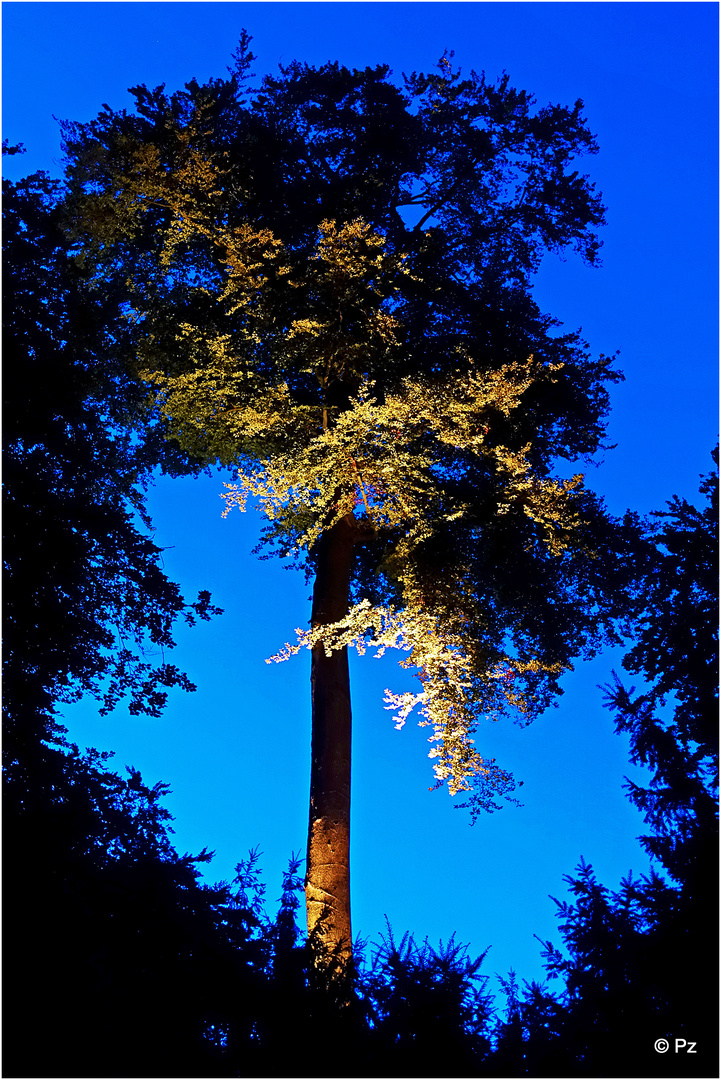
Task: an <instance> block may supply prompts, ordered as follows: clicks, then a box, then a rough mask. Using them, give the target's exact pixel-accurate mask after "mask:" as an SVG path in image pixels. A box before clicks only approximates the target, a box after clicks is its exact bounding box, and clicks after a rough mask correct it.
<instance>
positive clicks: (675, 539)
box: [498, 456, 718, 1076]
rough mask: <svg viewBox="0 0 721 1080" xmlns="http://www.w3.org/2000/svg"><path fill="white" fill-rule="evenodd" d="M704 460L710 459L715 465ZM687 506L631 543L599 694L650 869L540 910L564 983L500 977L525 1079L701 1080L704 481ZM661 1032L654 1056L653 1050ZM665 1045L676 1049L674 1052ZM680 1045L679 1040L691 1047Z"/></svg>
mask: <svg viewBox="0 0 721 1080" xmlns="http://www.w3.org/2000/svg"><path fill="white" fill-rule="evenodd" d="M716 461H717V463H718V457H717V456H716ZM701 492H702V494H703V495H705V497H706V502H705V505H703V506H702V507H701V508H700V509H699V508H696V507H694V506H691V505H690V504H689V503H688V502H687V501H686V500H682V499H678V498H674V499H673V500H672V501H671V502H670V503H669V505H668V509H667V510H666V511H665V512H663V513H660V514H657V515H655V516H654V518H652V519H651V520H649V521H648V522H647V523H646V525H647V535H646V545H645V547H642V548H641V549H640V550H641V552H642V561H641V565H640V568H639V580H640V581H641V591H642V594H643V596H644V608H643V612H642V617H641V619H640V622H639V626H638V633H637V636H636V642H635V644H634V646H633V648H632V649H631V650H630V651H629V652H628V654H627V655H626V657H625V658H624V661H623V664H624V667H625V668H626V669H627V670H629V671H631V672H634V673H636V674H640V675H642V676H643V677H644V678H645V680H646V681H647V685H646V688H645V690H644V692H642V693H640V694H638V695H635V692H634V690H633V689H627V688H625V687H624V686H623V684H622V683H621V682H620V680H619V679H618V678H616V679H615V681H614V683H613V685H611V686H609V687H607V688H606V694H607V703H608V706H609V708H611V709H612V711H613V713H614V716H615V722H616V730H617V731H618V732H619V734H623V735H626V736H628V738H629V743H630V758H631V761H632V762H633V763H634V764H636V765H641V766H644V767H646V768H647V769H648V770H649V771H650V783H649V785H648V786H647V787H643V786H642V785H641V784H640V783H639V782H638V781H631V780H628V781H627V784H626V786H627V790H628V794H629V798H630V799H631V801H632V802H633V803H634V804H635V805H636V806H637V807H638V809H639V810H640V811H641V813H642V815H643V819H644V822H645V824H646V826H647V828H648V829H649V832H648V833H647V834H646V835H644V836H642V837H641V842H642V844H643V846H644V847H645V849H646V851H647V852H648V854H649V855H650V856H651V858H652V860H653V861H654V862H655V864H656V866H657V868H658V869H655V868H654V869H652V871H651V873H650V874H649V875H648V876H644V877H641V878H634V877H633V876H632V875H631V874H629V876H628V877H627V878H626V879H624V880H623V881H622V882H621V885H620V888H618V889H616V890H612V889H609V888H607V887H606V886H604V885H603V884H602V883H601V882H599V880H598V878H597V877H596V875H595V873H594V871H593V869H592V867H591V866H590V865H588V864H586V863H584V862H582V863H581V865H580V866H579V867H578V868H577V870H576V873H575V874H574V875H572V876H568V877H567V878H566V879H565V880H566V882H567V884H568V886H569V889H570V892H571V899H570V901H563V902H561V901H556V903H557V905H558V914H559V923H560V931H561V936H562V939H563V945H564V949H563V950H560V949H558V948H556V947H554V946H553V945H552V944H551V943H550V942H548V943H546V945H545V957H546V964H547V970H548V972H549V975H550V976H551V977H554V978H555V977H560V978H561V979H562V980H563V984H564V989H563V992H562V994H561V996H560V998H555V997H554V996H553V995H552V994H551V993H550V992H549V991H548V990H547V989H546V988H542V987H538V986H536V985H532V986H526V987H525V990H524V992H523V993H522V994H521V993H520V992H519V990H518V987H517V986H515V985H514V986H512V985H510V984H507V985H506V987H505V989H506V994H507V998H508V1006H507V1020H506V1022H505V1023H504V1024H502V1025H501V1028H500V1030H499V1038H498V1060H499V1063H501V1064H502V1065H505V1066H507V1067H510V1065H511V1062H515V1069H516V1071H515V1073H514V1072H511V1073H508V1072H507V1073H505V1074H504V1075H529V1076H712V1075H715V1073H716V1071H717V1068H718V1061H717V1051H718V993H717V988H718V979H717V957H718V813H717V794H718V730H717V723H718V473H717V472H716V473H714V474H713V475H711V476H709V477H707V478H706V479H704V481H703V483H702V486H701ZM664 1038H665V1039H667V1040H668V1043H669V1047H670V1049H669V1052H667V1053H666V1054H662V1053H658V1052H657V1051H656V1050H655V1043H656V1040H657V1039H664ZM676 1040H680V1042H679V1044H678V1052H676V1048H677V1043H676ZM692 1044H693V1045H692Z"/></svg>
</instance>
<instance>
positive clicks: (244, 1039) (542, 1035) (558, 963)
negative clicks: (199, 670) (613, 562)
mask: <svg viewBox="0 0 721 1080" xmlns="http://www.w3.org/2000/svg"><path fill="white" fill-rule="evenodd" d="M59 200H60V191H59V189H58V188H57V186H56V185H55V184H54V183H53V182H51V181H49V180H48V179H47V178H46V177H45V176H44V175H42V174H40V175H37V176H34V177H31V178H28V179H26V180H24V181H21V182H19V183H17V184H13V183H7V182H6V183H4V185H3V219H4V248H5V261H4V305H3V312H4V315H3V318H4V328H3V335H4V337H3V345H4V356H5V381H4V395H5V397H4V455H5V458H4V460H5V494H4V499H5V523H6V524H5V552H4V595H5V623H4V748H3V753H4V793H3V794H4V870H5V877H4V880H5V897H4V908H3V911H4V956H5V966H4V998H3V1001H4V1075H6V1076H8V1077H10V1076H108V1077H112V1076H123V1077H133V1076H159V1077H162V1076H262V1075H269V1076H294V1075H330V1074H332V1075H343V1076H374V1075H379V1076H381V1075H382V1076H424V1075H432V1076H443V1075H446V1076H665V1075H668V1076H679V1075H688V1076H692V1075H698V1076H709V1075H714V1073H715V1072H716V1069H717V1064H716V1039H715V1035H714V1032H715V1030H716V1026H717V1010H718V1001H717V996H716V994H715V989H714V988H715V987H716V985H717V980H716V970H715V963H716V956H717V939H716V934H717V930H716V928H717V915H716V913H717V874H718V858H717V815H716V802H715V790H716V783H717V780H716V762H717V755H718V735H717V728H716V717H717V682H716V665H715V658H716V653H717V635H716V599H715V598H716V594H717V538H716V537H717V532H716V523H717V514H718V485H717V476H716V475H712V476H709V477H708V478H706V479H705V480H704V481H703V483H702V488H701V496H702V498H701V499H700V500H699V502H698V505H697V506H692V505H690V504H689V503H687V502H686V501H684V500H680V499H673V500H672V501H671V502H670V503H669V505H668V507H667V509H666V510H665V511H664V512H663V513H662V514H659V515H656V516H654V517H653V518H651V519H649V520H647V521H644V522H639V523H638V538H637V546H636V558H635V568H634V575H633V576H634V578H635V580H636V582H637V585H636V592H637V595H639V596H643V597H644V603H643V605H642V606H641V609H640V610H639V615H638V619H637V624H636V634H635V637H634V640H633V642H632V644H631V645H629V652H628V653H627V655H626V658H625V660H624V667H625V669H626V671H627V672H628V674H629V675H630V676H633V675H637V676H639V677H640V678H641V679H642V680H643V688H642V690H641V691H640V692H637V691H635V690H634V689H633V688H632V687H631V686H630V685H628V684H627V683H626V682H622V681H621V680H619V679H617V678H616V677H615V676H613V675H612V673H610V672H609V686H608V687H607V688H606V689H605V693H606V695H607V703H608V707H609V710H610V713H611V714H612V716H613V720H614V722H615V724H616V728H617V730H618V732H619V733H624V734H625V735H626V736H627V737H628V739H629V743H630V751H631V760H632V761H633V762H634V763H637V764H641V765H643V766H646V768H647V772H648V781H647V786H646V787H640V786H638V785H636V784H632V783H631V782H629V783H628V797H629V798H630V799H631V800H632V802H633V803H634V805H635V806H637V808H638V810H639V813H640V818H639V820H640V821H641V820H642V821H643V823H644V837H643V843H644V846H645V848H646V850H647V851H648V853H649V855H650V856H651V857H652V859H653V861H654V865H655V867H656V869H655V870H654V872H653V873H652V874H651V875H650V876H649V877H643V878H639V879H636V878H632V877H629V878H628V879H625V880H624V881H622V882H621V883H620V884H618V885H612V886H609V885H606V884H603V883H602V882H600V881H599V880H598V879H597V877H596V875H595V873H594V871H593V869H592V866H591V865H588V864H585V863H584V864H582V865H581V866H579V867H577V868H576V869H575V870H573V872H571V873H570V874H569V876H568V877H567V878H566V882H565V885H566V887H567V894H568V898H567V899H565V900H561V899H559V900H558V901H557V906H558V940H557V941H556V942H544V943H540V944H539V947H540V948H542V950H543V956H544V959H545V964H546V970H547V974H548V980H547V981H546V982H544V983H542V984H539V983H530V984H529V983H526V982H523V981H522V980H521V981H518V980H517V979H516V977H515V976H514V975H512V974H509V976H508V978H507V979H506V980H503V981H502V986H501V993H500V995H499V997H495V996H494V994H495V992H496V991H497V987H496V986H495V985H493V984H492V983H491V980H490V978H489V976H487V975H485V974H484V971H483V957H482V956H481V957H478V958H473V957H471V956H469V954H468V952H467V950H466V949H464V948H463V946H462V945H458V944H457V943H455V942H454V941H451V942H450V943H448V944H447V945H446V946H441V947H440V948H439V949H438V950H435V949H433V948H431V947H430V946H429V945H428V944H427V943H423V944H419V943H418V942H416V941H414V939H413V938H412V937H411V936H409V935H405V936H403V937H398V935H397V934H395V935H394V932H393V931H392V930H391V928H388V929H387V931H386V933H385V935H384V936H383V937H381V938H380V939H379V941H378V942H377V943H375V944H372V945H370V946H368V945H366V946H365V947H361V946H360V945H359V946H358V947H357V949H356V954H355V958H354V964H353V966H352V968H351V970H350V971H346V970H345V969H344V968H339V969H338V971H337V972H336V971H334V969H333V968H332V967H328V966H327V965H326V966H322V967H320V968H319V967H318V966H317V965H314V963H313V949H314V942H313V941H312V940H311V942H310V943H308V942H306V941H305V936H304V935H303V934H301V932H300V931H299V930H298V927H297V921H296V912H297V910H298V908H299V906H300V901H299V894H300V893H301V891H302V887H303V882H302V875H301V873H300V861H299V860H298V859H295V858H291V860H290V863H289V868H288V872H287V873H286V875H285V878H284V881H283V882H282V885H281V883H279V891H280V892H281V896H280V899H279V901H278V902H277V903H276V904H270V905H267V904H266V901H265V897H264V894H263V886H262V885H261V883H260V877H259V864H258V856H257V854H255V853H251V855H250V856H249V858H248V859H247V860H245V861H243V862H241V863H239V865H238V869H237V876H236V878H235V880H234V881H233V882H230V883H220V884H218V885H216V886H213V887H209V886H207V885H204V884H203V883H202V880H201V877H200V872H199V866H200V864H202V863H204V862H207V861H208V860H209V858H210V855H209V854H208V852H207V851H203V852H201V853H199V854H197V855H189V854H183V855H180V854H178V853H177V852H176V851H175V849H174V847H173V843H172V839H171V829H170V815H169V814H168V812H167V810H165V809H164V807H163V801H162V800H163V795H164V793H165V792H166V791H167V789H166V788H165V787H164V785H162V784H159V785H156V786H155V787H153V788H149V787H148V786H147V785H146V784H144V782H143V780H142V778H141V776H140V775H139V774H138V773H137V772H136V771H134V770H132V769H130V770H128V771H127V774H126V775H124V776H123V775H119V774H118V773H115V772H113V771H112V769H111V767H110V765H109V762H108V760H107V755H102V754H98V753H97V752H94V751H86V752H81V751H80V750H79V749H78V747H76V746H74V745H72V744H71V743H70V742H69V741H68V739H67V735H66V732H65V731H64V729H63V727H62V724H61V722H60V716H61V712H62V705H63V702H66V701H69V700H73V699H74V698H76V697H77V696H78V695H80V694H83V693H92V694H95V695H96V696H98V697H99V698H100V699H101V701H102V705H103V708H105V709H110V708H112V707H113V705H114V704H115V703H116V702H117V701H119V700H120V699H121V698H122V697H127V698H128V700H129V706H130V708H131V710H135V711H145V712H148V713H151V714H156V713H157V712H158V711H159V710H160V709H161V708H162V707H163V705H164V704H165V696H166V693H167V688H168V687H170V686H174V685H179V686H181V687H184V688H185V689H186V690H189V691H192V689H193V687H192V685H191V684H190V683H189V681H188V679H187V677H186V676H185V675H184V674H183V673H182V672H181V671H180V670H178V668H176V667H175V666H173V665H172V664H169V663H167V662H166V661H165V659H164V656H165V651H166V650H170V649H171V648H172V628H173V624H174V622H175V621H176V620H177V619H187V620H189V621H191V622H192V621H193V620H195V619H197V618H208V617H211V616H212V615H213V614H215V613H216V612H217V610H218V609H216V608H214V607H213V606H212V604H211V599H210V597H209V596H208V595H207V594H205V593H201V594H200V596H199V597H198V599H197V601H195V602H193V603H188V602H187V601H186V600H185V599H184V598H183V597H182V596H181V594H180V591H179V589H178V588H177V586H176V585H175V584H173V583H172V582H170V581H168V579H167V578H166V577H165V575H164V573H163V571H162V568H161V563H160V552H159V550H158V549H157V548H156V547H155V545H154V544H153V543H152V541H151V540H149V539H148V537H147V535H146V526H147V525H148V521H147V517H146V516H145V514H144V509H143V485H144V482H145V481H146V480H147V477H148V475H149V469H150V467H151V465H152V466H155V465H156V464H157V463H158V461H160V462H161V464H162V466H163V468H164V469H166V471H169V472H173V471H180V470H181V469H184V470H186V471H187V470H188V469H192V468H193V464H192V462H190V463H189V462H188V460H187V458H185V459H181V457H180V455H177V456H174V447H173V444H172V442H165V441H163V440H162V439H161V438H160V437H159V436H158V435H156V433H155V431H154V428H153V425H152V423H151V422H150V421H151V420H152V417H150V418H148V422H147V423H143V422H142V420H141V419H139V417H140V416H141V412H142V409H141V403H140V402H139V399H138V396H137V395H138V394H139V393H140V391H138V390H137V388H136V387H135V385H134V384H133V382H132V380H130V379H128V378H127V376H126V375H125V374H124V372H123V370H122V369H121V368H119V369H118V370H113V369H112V366H110V367H109V366H108V363H107V356H108V355H113V354H115V353H117V349H109V350H104V348H103V342H104V336H105V335H111V336H114V339H115V341H117V337H118V336H119V335H122V334H123V333H124V332H125V331H124V328H123V326H122V325H121V324H120V323H113V321H112V319H111V318H110V317H109V315H108V311H109V310H113V305H112V303H111V304H110V305H109V308H108V309H107V310H106V309H105V308H104V302H105V301H104V297H103V295H102V294H100V293H99V292H98V291H96V290H94V289H93V287H92V281H90V280H86V279H85V278H84V277H83V271H82V268H79V267H78V265H77V262H76V261H74V260H73V259H72V258H71V257H70V252H69V249H68V242H67V240H66V239H65V236H64V234H63V232H62V230H61V228H60V224H59V216H58V213H59V211H58V206H59ZM101 359H102V362H101ZM181 460H182V464H181ZM629 557H630V556H629ZM151 653H154V654H157V655H160V656H161V658H162V662H161V663H159V664H155V663H153V662H151V660H149V659H148V656H149V655H150V654H151ZM209 840H210V838H209ZM592 854H593V853H592V852H591V853H589V856H592ZM559 884H560V883H559ZM319 972H321V973H322V974H319ZM348 979H350V980H352V986H351V992H350V993H349V990H348V985H347V980H348ZM663 1038H665V1039H668V1040H669V1042H670V1048H669V1050H668V1052H667V1053H665V1054H662V1053H658V1052H657V1051H656V1050H655V1049H654V1043H655V1042H656V1040H658V1039H663ZM676 1040H685V1044H682V1043H680V1042H679V1043H678V1044H677V1043H676ZM692 1044H695V1045H694V1046H693V1050H692V1052H690V1053H689V1052H687V1050H688V1048H690V1047H691V1046H692ZM677 1047H678V1049H679V1052H678V1053H676V1052H675V1051H676V1049H677Z"/></svg>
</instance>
